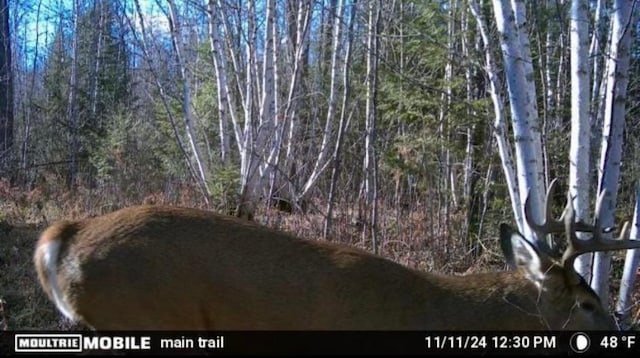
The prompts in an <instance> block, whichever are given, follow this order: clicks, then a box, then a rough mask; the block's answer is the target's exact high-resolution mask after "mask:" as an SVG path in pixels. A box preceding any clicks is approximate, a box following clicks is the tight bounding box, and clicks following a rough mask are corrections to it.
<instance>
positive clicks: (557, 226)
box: [524, 178, 593, 240]
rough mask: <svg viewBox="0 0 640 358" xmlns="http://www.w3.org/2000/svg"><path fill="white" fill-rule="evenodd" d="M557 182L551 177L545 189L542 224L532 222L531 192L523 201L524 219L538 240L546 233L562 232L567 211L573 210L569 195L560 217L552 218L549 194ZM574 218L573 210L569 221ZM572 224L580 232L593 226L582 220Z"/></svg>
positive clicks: (590, 229)
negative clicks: (551, 179)
mask: <svg viewBox="0 0 640 358" xmlns="http://www.w3.org/2000/svg"><path fill="white" fill-rule="evenodd" d="M557 182H558V179H557V178H556V179H553V181H551V184H549V189H547V196H546V198H545V208H544V215H545V220H544V222H543V223H542V224H538V223H536V222H534V221H533V218H532V217H531V210H532V209H531V201H530V200H529V199H530V198H531V192H529V194H528V195H527V199H526V200H525V202H524V217H525V220H526V221H527V224H528V225H529V227H530V228H531V230H533V231H534V232H535V233H536V235H537V237H538V239H539V240H542V238H543V237H544V236H546V235H548V234H554V233H561V232H564V231H565V221H566V218H565V217H566V216H567V213H568V212H569V211H573V203H572V202H573V200H571V197H570V196H569V198H568V200H567V206H566V207H565V208H564V210H563V211H562V215H561V216H560V218H559V219H557V220H556V219H554V218H553V213H552V210H551V204H552V200H551V195H552V194H553V192H554V190H555V188H556V186H557ZM574 219H575V212H574V213H573V217H572V218H571V221H574ZM574 225H575V226H574V227H575V229H576V230H577V231H582V232H591V231H593V226H590V225H588V224H585V223H584V222H582V221H578V222H576V223H574Z"/></svg>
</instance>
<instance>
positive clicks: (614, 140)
mask: <svg viewBox="0 0 640 358" xmlns="http://www.w3.org/2000/svg"><path fill="white" fill-rule="evenodd" d="M635 5H636V2H635V1H632V0H616V1H614V4H613V8H612V12H613V13H612V16H611V22H612V24H611V45H610V54H609V57H608V60H607V64H606V69H607V70H606V76H607V77H606V83H607V85H606V93H605V98H604V118H603V131H602V141H601V144H600V160H599V163H598V193H601V192H603V191H605V197H604V201H603V203H602V205H603V209H602V211H601V213H600V217H599V218H598V219H599V220H600V224H601V225H602V227H613V226H615V222H614V211H615V207H616V197H617V191H618V181H619V179H620V166H621V164H622V144H623V136H622V135H623V130H624V121H625V109H626V101H627V86H628V84H629V77H628V74H629V61H630V58H631V32H632V31H631V28H630V24H635V23H636V21H637V20H636V19H637V16H636V14H637V11H636V9H634V7H635ZM611 236H612V233H610V232H609V233H607V234H605V237H611ZM610 260H611V255H610V253H606V252H597V253H595V260H594V272H593V281H592V283H591V286H592V287H593V289H594V290H595V291H596V293H598V295H599V296H600V298H601V300H602V302H603V305H604V306H605V307H607V306H608V304H609V295H608V292H609V279H610V272H611V267H610Z"/></svg>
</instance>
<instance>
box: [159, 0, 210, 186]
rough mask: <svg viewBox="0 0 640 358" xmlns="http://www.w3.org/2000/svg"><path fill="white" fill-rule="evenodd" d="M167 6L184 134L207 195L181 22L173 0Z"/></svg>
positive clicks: (205, 167)
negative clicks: (178, 71) (180, 80)
mask: <svg viewBox="0 0 640 358" xmlns="http://www.w3.org/2000/svg"><path fill="white" fill-rule="evenodd" d="M168 4H169V17H170V18H169V20H170V24H172V25H173V26H172V27H171V40H172V42H173V48H174V51H175V53H176V59H177V61H178V67H179V68H180V77H181V79H182V110H183V115H184V125H185V132H186V134H187V139H188V141H189V145H190V147H191V151H192V153H191V154H192V158H191V159H192V160H193V162H194V163H195V167H196V169H197V173H198V179H199V180H200V185H201V186H202V187H203V188H204V189H205V190H206V193H207V195H210V194H211V192H210V190H209V188H208V185H207V175H208V168H207V161H206V158H204V157H203V155H202V151H201V150H200V147H199V145H198V143H197V141H198V140H197V133H196V132H197V129H196V128H195V125H194V121H193V113H192V108H191V78H190V75H189V68H188V67H187V64H186V63H185V58H184V51H185V49H184V47H183V46H184V36H183V35H184V34H183V33H182V22H181V20H180V18H179V16H178V12H177V10H178V9H177V8H176V6H175V2H174V1H173V0H169V1H168Z"/></svg>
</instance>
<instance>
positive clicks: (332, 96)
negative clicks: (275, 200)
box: [301, 0, 344, 195]
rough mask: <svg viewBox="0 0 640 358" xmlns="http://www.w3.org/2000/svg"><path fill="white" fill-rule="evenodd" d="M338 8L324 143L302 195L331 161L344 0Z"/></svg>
mask: <svg viewBox="0 0 640 358" xmlns="http://www.w3.org/2000/svg"><path fill="white" fill-rule="evenodd" d="M336 6H337V8H336V14H335V18H334V21H333V41H332V46H331V47H332V53H331V84H330V90H329V104H328V108H327V118H326V121H325V126H324V130H323V132H322V143H321V144H320V149H319V151H320V152H319V154H318V159H316V160H315V163H314V166H313V170H312V172H311V174H310V175H309V177H308V179H307V181H306V183H305V184H304V186H303V189H302V192H301V195H305V194H306V193H307V191H309V190H310V189H311V188H312V187H313V186H314V185H315V182H316V181H317V180H318V178H319V177H320V174H322V172H323V171H324V170H325V169H326V168H327V166H328V165H329V163H330V161H329V160H328V159H327V156H328V153H329V151H330V149H331V147H332V146H330V139H331V136H332V128H333V123H334V122H335V114H336V107H337V102H338V93H337V92H338V81H339V79H338V72H339V68H338V65H339V63H338V62H339V56H340V49H341V44H342V41H341V37H342V27H343V25H342V10H343V7H344V4H343V0H338V3H337V5H336Z"/></svg>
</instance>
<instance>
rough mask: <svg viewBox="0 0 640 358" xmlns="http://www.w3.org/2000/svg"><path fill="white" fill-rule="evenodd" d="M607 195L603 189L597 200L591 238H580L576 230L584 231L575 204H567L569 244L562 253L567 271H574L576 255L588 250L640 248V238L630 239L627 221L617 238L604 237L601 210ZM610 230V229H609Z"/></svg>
mask: <svg viewBox="0 0 640 358" xmlns="http://www.w3.org/2000/svg"><path fill="white" fill-rule="evenodd" d="M605 195H606V191H602V192H601V193H600V195H599V196H598V200H597V201H596V209H595V213H594V219H593V226H591V230H590V231H591V232H592V233H593V235H592V236H591V239H588V240H581V239H578V237H577V235H576V231H583V230H580V229H578V228H577V226H576V223H574V219H575V211H574V209H573V205H567V209H568V210H567V212H566V214H567V217H566V218H565V230H566V234H567V239H568V241H569V246H568V247H567V250H566V251H565V252H564V254H563V255H562V264H563V265H564V267H565V270H567V271H573V262H574V261H575V259H576V257H578V256H579V255H581V254H584V253H587V252H598V251H600V252H604V251H614V250H625V249H637V248H640V240H630V239H629V233H630V231H631V228H630V226H629V222H628V221H626V222H625V223H624V224H623V226H622V231H620V236H618V237H617V238H615V239H608V238H603V237H602V233H603V232H604V231H605V230H606V229H603V228H602V227H601V226H600V210H601V209H602V202H603V200H604V197H605ZM607 231H608V230H607Z"/></svg>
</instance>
